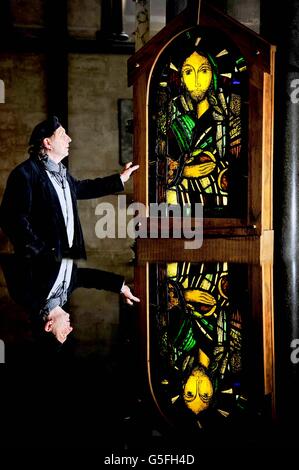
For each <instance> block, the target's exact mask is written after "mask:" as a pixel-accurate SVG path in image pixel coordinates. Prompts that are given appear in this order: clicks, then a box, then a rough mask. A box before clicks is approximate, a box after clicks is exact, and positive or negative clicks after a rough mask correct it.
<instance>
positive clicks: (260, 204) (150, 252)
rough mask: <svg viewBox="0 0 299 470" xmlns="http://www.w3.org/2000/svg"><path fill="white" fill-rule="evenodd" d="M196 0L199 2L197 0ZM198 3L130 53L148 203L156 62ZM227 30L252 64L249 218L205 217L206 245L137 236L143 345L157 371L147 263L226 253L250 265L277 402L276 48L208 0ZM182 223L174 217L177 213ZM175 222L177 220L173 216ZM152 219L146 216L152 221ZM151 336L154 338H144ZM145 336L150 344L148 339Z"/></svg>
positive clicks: (260, 350)
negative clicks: (196, 246) (274, 277)
mask: <svg viewBox="0 0 299 470" xmlns="http://www.w3.org/2000/svg"><path fill="white" fill-rule="evenodd" d="M194 3H196V2H194ZM192 8H194V7H190V9H189V10H188V9H187V10H185V11H184V12H182V13H181V14H180V15H179V16H178V17H176V18H175V19H174V20H173V21H172V22H170V23H169V24H168V25H167V26H166V27H165V28H164V29H163V30H162V31H161V32H160V33H158V34H157V35H156V36H155V37H154V38H152V39H151V40H150V41H149V42H148V43H147V44H146V45H145V46H144V47H143V48H142V49H140V50H139V51H138V52H137V53H136V54H135V55H134V56H132V57H131V58H130V59H129V84H133V85H134V89H133V101H134V163H136V164H139V165H140V170H139V172H138V175H137V177H136V178H135V188H134V199H135V201H138V202H142V203H143V204H145V205H146V206H147V207H148V147H149V145H148V138H149V137H148V112H149V110H148V100H149V85H150V80H151V75H152V72H153V68H154V67H155V64H156V62H157V60H158V58H159V56H160V54H161V53H162V52H163V51H164V49H165V48H166V47H167V45H168V44H169V43H170V42H171V40H172V39H173V38H174V37H175V36H176V35H178V34H179V33H180V32H182V31H184V30H187V29H189V28H190V27H193V26H194V25H195V24H196V18H197V15H196V14H195V12H194V9H192ZM197 24H199V25H201V26H204V27H207V28H208V27H212V28H215V29H219V30H221V31H222V32H224V33H225V34H226V35H227V36H228V37H229V38H230V39H231V41H232V42H234V43H236V44H237V45H238V48H239V50H240V51H241V53H242V55H243V56H244V57H245V60H246V61H247V65H248V71H249V104H248V105H249V123H248V190H247V201H248V204H247V213H246V217H245V218H244V220H243V219H242V220H241V219H235V218H227V219H224V218H222V219H221V218H218V219H216V218H210V219H207V218H206V219H204V230H203V245H202V247H201V248H200V249H196V250H192V249H189V250H186V249H184V240H182V239H162V238H160V239H155V240H153V239H150V238H148V239H146V238H145V239H137V242H136V260H137V266H136V277H135V283H136V284H135V285H136V287H137V289H138V295H139V296H140V297H141V299H142V302H141V304H140V316H139V322H140V333H141V335H140V341H141V344H140V347H141V349H142V350H143V351H144V356H143V359H144V361H145V363H146V364H147V370H148V374H147V378H148V381H149V386H150V389H151V392H152V395H153V396H154V391H153V389H152V384H151V378H150V377H151V376H150V350H149V337H148V336H149V331H148V315H149V305H148V302H149V295H148V289H149V286H148V269H147V263H149V262H159V261H164V262H165V261H169V262H175V261H190V262H196V261H202V262H209V261H227V262H231V263H245V264H247V265H248V273H249V275H248V286H249V291H250V298H251V315H252V320H253V323H254V327H255V328H256V338H257V347H256V352H255V359H254V362H255V364H257V383H256V390H257V394H260V395H262V396H263V395H271V397H272V405H273V407H274V356H273V351H274V339H273V292H272V263H273V231H272V133H273V87H274V53H275V48H274V46H271V45H270V44H269V43H267V42H266V41H264V40H263V39H262V38H260V37H259V36H258V35H256V34H255V33H253V32H252V31H251V30H249V29H248V28H246V27H244V26H242V25H240V24H239V23H238V22H236V21H235V20H233V19H232V18H229V17H227V16H225V15H224V14H222V13H220V12H219V11H218V10H216V9H215V8H213V7H212V6H211V5H209V4H208V2H207V1H202V6H201V15H200V20H199V22H198V23H197ZM174 223H175V221H174ZM170 225H171V224H170ZM145 226H146V223H145ZM145 337H146V338H147V341H145ZM145 344H146V348H145V347H144V345H145Z"/></svg>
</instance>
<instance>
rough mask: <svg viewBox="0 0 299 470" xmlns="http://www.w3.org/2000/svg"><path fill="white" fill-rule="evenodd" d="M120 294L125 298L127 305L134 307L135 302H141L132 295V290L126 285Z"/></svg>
mask: <svg viewBox="0 0 299 470" xmlns="http://www.w3.org/2000/svg"><path fill="white" fill-rule="evenodd" d="M120 292H121V294H122V295H123V296H124V300H125V302H126V304H129V305H133V301H134V302H140V299H138V297H135V296H134V295H133V294H132V292H131V289H130V288H129V287H128V286H127V285H126V284H124V285H123V286H122V288H121V291H120Z"/></svg>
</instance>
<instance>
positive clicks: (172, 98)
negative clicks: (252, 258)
mask: <svg viewBox="0 0 299 470" xmlns="http://www.w3.org/2000/svg"><path fill="white" fill-rule="evenodd" d="M246 85H247V75H246V63H245V60H244V58H243V57H242V56H241V55H240V54H239V52H238V50H237V49H236V48H235V47H234V46H233V45H232V44H231V43H230V42H229V41H228V40H227V38H226V37H225V36H222V35H220V33H219V32H215V31H211V30H203V29H201V28H199V27H196V28H193V29H190V30H188V31H187V32H183V33H181V34H180V35H179V36H178V37H177V38H176V39H175V40H174V41H173V42H171V44H170V45H169V46H168V47H167V48H166V50H165V51H164V53H163V54H162V55H161V56H160V58H159V60H158V62H157V65H156V66H155V69H154V72H153V76H152V79H151V85H150V108H149V109H150V111H149V122H150V139H149V170H150V185H149V192H150V194H149V196H150V202H168V203H169V204H179V205H181V206H182V205H185V204H190V203H191V204H193V203H195V202H201V203H202V204H204V209H205V212H206V215H212V216H217V215H220V216H235V215H240V214H242V211H243V210H244V202H245V201H244V200H243V201H242V200H241V199H240V195H241V194H246V192H247V191H246V186H245V181H246V173H247V169H246V158H244V155H245V153H244V152H245V151H246V136H245V129H246V121H247V108H246V99H247V98H246V95H247V87H246Z"/></svg>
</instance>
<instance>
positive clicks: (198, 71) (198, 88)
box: [182, 52, 212, 102]
mask: <svg viewBox="0 0 299 470" xmlns="http://www.w3.org/2000/svg"><path fill="white" fill-rule="evenodd" d="M182 79H183V82H184V84H185V86H186V88H187V90H188V91H189V92H190V95H191V97H192V98H193V99H194V100H195V101H197V102H199V101H202V100H203V99H204V98H205V96H206V94H207V91H208V89H209V86H210V84H211V81H212V67H211V64H210V62H209V61H208V59H207V58H206V57H203V56H202V55H200V54H198V53H197V52H193V54H191V55H190V56H189V57H187V59H186V60H185V62H184V63H183V66H182Z"/></svg>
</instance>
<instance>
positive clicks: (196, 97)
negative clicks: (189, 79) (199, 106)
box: [190, 88, 207, 103]
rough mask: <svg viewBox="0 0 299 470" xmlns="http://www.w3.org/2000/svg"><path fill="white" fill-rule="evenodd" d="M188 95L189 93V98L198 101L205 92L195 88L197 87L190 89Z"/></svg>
mask: <svg viewBox="0 0 299 470" xmlns="http://www.w3.org/2000/svg"><path fill="white" fill-rule="evenodd" d="M190 95H191V98H192V99H193V100H194V101H196V102H197V103H198V102H200V101H202V100H203V99H204V98H205V97H206V95H207V92H206V91H202V90H200V89H198V88H197V89H195V90H193V91H191V92H190Z"/></svg>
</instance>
